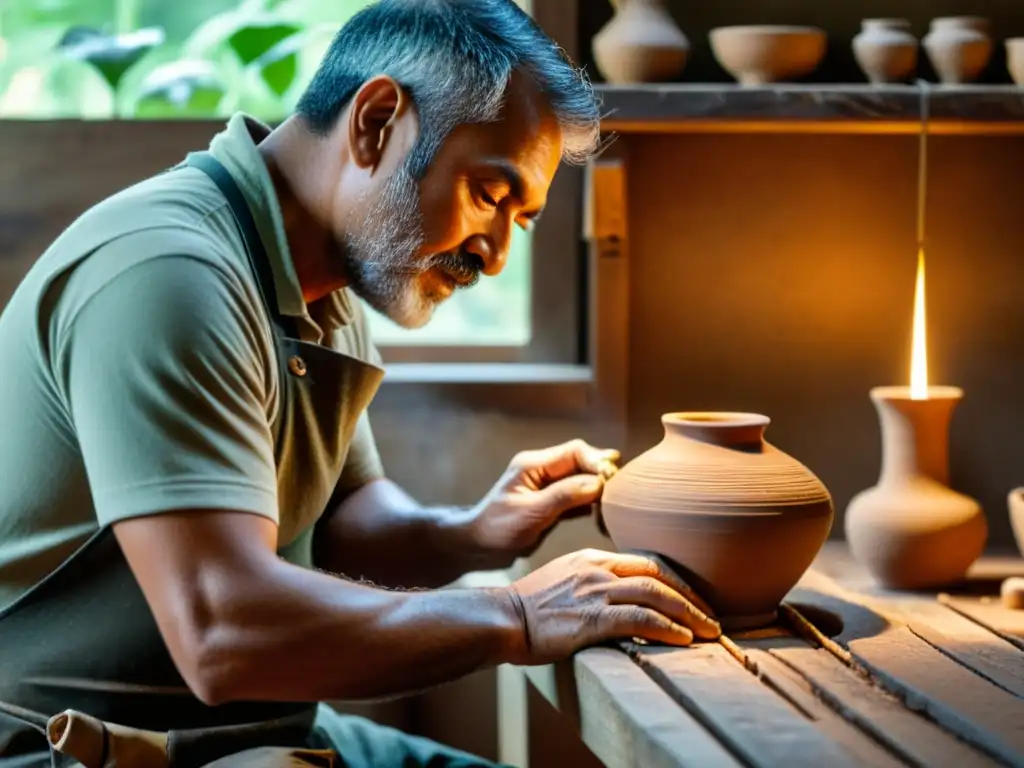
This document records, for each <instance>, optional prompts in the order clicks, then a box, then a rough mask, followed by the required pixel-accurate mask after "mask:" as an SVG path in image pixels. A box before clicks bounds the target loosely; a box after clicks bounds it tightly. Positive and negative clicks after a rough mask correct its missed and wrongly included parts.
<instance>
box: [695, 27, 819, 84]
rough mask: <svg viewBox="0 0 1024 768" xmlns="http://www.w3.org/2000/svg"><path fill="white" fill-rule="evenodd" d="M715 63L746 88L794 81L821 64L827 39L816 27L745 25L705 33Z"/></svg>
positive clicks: (717, 28) (719, 28) (720, 28)
mask: <svg viewBox="0 0 1024 768" xmlns="http://www.w3.org/2000/svg"><path fill="white" fill-rule="evenodd" d="M708 42H709V43H710V44H711V52H712V53H713V54H714V56H715V60H716V61H717V62H718V63H719V64H721V65H722V69H724V70H725V71H726V72H728V73H729V74H730V75H732V76H733V77H735V78H736V80H737V82H738V83H739V84H740V85H742V86H746V87H756V86H761V85H765V84H766V83H778V82H785V81H787V80H790V81H791V80H797V79H799V78H801V77H804V76H805V75H808V74H810V73H811V72H813V71H814V69H815V68H816V67H817V66H818V64H819V63H820V62H821V59H822V57H823V56H824V55H825V49H826V47H827V44H828V36H827V35H826V34H825V32H824V31H823V30H821V29H818V28H817V27H793V26H782V25H771V24H748V25H738V26H731V27H716V28H715V29H712V30H711V31H710V32H709V33H708Z"/></svg>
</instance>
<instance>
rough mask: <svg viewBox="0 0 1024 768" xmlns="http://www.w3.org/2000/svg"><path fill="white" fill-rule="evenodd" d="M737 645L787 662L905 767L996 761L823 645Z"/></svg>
mask: <svg viewBox="0 0 1024 768" xmlns="http://www.w3.org/2000/svg"><path fill="white" fill-rule="evenodd" d="M743 645H744V646H745V647H751V646H756V647H759V648H761V649H762V650H765V651H767V652H768V653H769V654H771V656H772V657H774V658H776V659H778V660H779V661H780V662H782V663H784V664H786V665H787V666H789V667H790V668H791V669H793V670H794V671H795V672H796V673H798V674H799V675H800V676H801V677H802V678H803V679H804V680H805V681H806V683H807V684H808V685H809V686H810V688H811V690H813V692H814V694H815V695H816V696H818V697H819V698H820V699H821V700H822V701H823V702H825V703H826V704H827V705H828V706H830V707H831V708H833V709H834V710H836V712H838V713H840V714H841V715H842V716H843V717H845V718H846V719H847V720H849V721H850V722H851V723H854V724H856V725H857V726H858V727H860V728H861V729H863V730H864V731H865V732H866V733H869V734H871V736H873V737H874V738H875V739H876V740H878V741H879V742H881V743H882V744H885V745H886V746H887V747H888V748H889V750H891V751H892V752H894V753H896V754H898V755H900V756H901V757H902V759H903V760H904V761H905V762H907V763H908V764H910V765H915V766H922V767H924V766H935V765H955V766H959V768H981V766H994V765H998V764H999V763H997V762H996V761H995V760H993V759H992V758H990V757H988V756H986V755H985V754H983V753H981V752H979V751H978V750H976V749H974V748H972V747H970V746H969V745H967V744H965V743H964V742H962V741H960V740H958V739H957V738H955V737H953V736H952V735H950V734H949V733H947V732H946V731H945V730H943V729H942V728H941V727H939V726H938V725H936V724H935V723H933V722H932V721H931V720H929V719H927V718H926V717H923V716H922V715H921V714H919V713H917V712H914V711H912V710H910V709H907V707H906V706H905V705H904V704H903V702H902V701H900V700H899V699H898V698H897V697H895V696H893V695H892V694H890V693H889V692H887V691H885V690H884V689H883V688H882V687H880V686H879V685H877V684H875V683H873V682H871V681H870V680H868V679H866V678H865V677H863V676H862V675H859V674H857V673H856V672H854V671H853V670H852V669H850V668H849V667H847V666H846V665H845V664H843V663H842V662H841V661H839V660H838V659H837V658H836V657H835V656H833V655H832V654H830V653H829V652H828V651H826V650H824V649H821V648H812V647H810V646H808V645H807V644H806V643H804V642H801V641H798V640H794V639H778V640H759V641H756V643H743ZM760 661H761V660H759V663H760Z"/></svg>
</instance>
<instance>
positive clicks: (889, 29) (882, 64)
mask: <svg viewBox="0 0 1024 768" xmlns="http://www.w3.org/2000/svg"><path fill="white" fill-rule="evenodd" d="M909 30H910V22H909V21H907V20H906V19H864V20H863V21H862V22H861V31H860V32H859V33H858V34H857V35H856V36H855V37H854V38H853V43H852V48H853V57H854V58H855V59H856V60H857V65H858V66H859V67H860V68H861V71H862V72H863V73H864V74H865V75H866V76H867V78H868V82H870V83H872V84H875V85H881V84H883V83H900V82H905V81H906V80H907V79H909V78H910V77H911V76H912V75H913V74H914V72H915V71H916V69H917V48H918V45H917V38H916V37H914V36H913V35H912V34H910V32H909Z"/></svg>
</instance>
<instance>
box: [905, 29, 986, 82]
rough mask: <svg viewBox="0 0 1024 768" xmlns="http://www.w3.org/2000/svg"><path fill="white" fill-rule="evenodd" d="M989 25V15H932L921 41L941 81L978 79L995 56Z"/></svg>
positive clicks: (970, 80) (971, 80)
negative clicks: (936, 17) (993, 54)
mask: <svg viewBox="0 0 1024 768" xmlns="http://www.w3.org/2000/svg"><path fill="white" fill-rule="evenodd" d="M988 27H989V24H988V19H985V18H982V17H981V16H947V17H942V18H938V19H932V23H931V27H930V31H929V32H928V34H927V35H925V36H924V39H923V40H922V41H921V44H922V45H923V46H924V49H925V52H926V53H927V54H928V60H929V61H930V62H931V64H932V67H933V68H934V69H935V72H936V74H938V76H939V80H940V81H941V82H942V83H944V84H946V85H958V84H963V83H970V82H973V81H974V80H977V79H978V76H979V75H981V72H982V70H984V69H985V67H986V65H987V64H988V62H989V59H990V58H991V57H992V47H993V43H992V38H991V36H990V35H989V31H988Z"/></svg>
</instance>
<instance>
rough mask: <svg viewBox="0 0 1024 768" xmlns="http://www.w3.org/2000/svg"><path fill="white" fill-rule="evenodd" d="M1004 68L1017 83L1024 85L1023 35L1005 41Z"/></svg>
mask: <svg viewBox="0 0 1024 768" xmlns="http://www.w3.org/2000/svg"><path fill="white" fill-rule="evenodd" d="M1006 69H1007V70H1009V72H1010V77H1011V78H1012V79H1013V82H1015V83H1016V84H1017V85H1024V37H1011V38H1009V39H1008V40H1007V41H1006Z"/></svg>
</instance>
